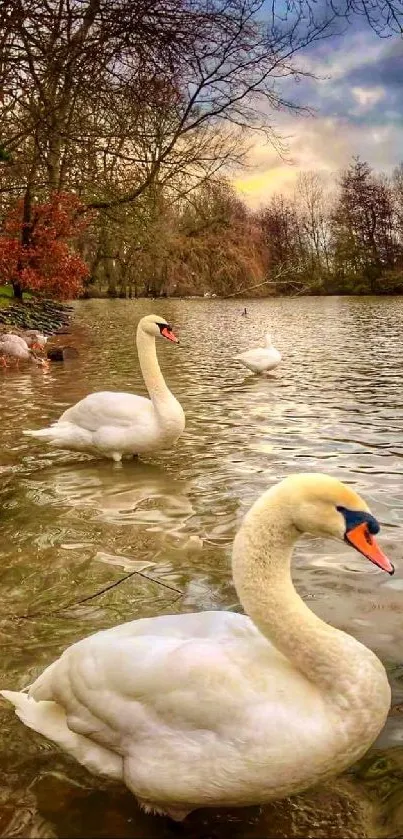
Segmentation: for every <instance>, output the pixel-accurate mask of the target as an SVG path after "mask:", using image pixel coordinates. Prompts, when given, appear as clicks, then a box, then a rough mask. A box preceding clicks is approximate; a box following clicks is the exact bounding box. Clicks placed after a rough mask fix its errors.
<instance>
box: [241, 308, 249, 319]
mask: <svg viewBox="0 0 403 839" xmlns="http://www.w3.org/2000/svg"><path fill="white" fill-rule="evenodd" d="M247 314H248V313H247V311H246V307H245V309H244V310H243V312H242V317H244V318H245V317H246V316H247Z"/></svg>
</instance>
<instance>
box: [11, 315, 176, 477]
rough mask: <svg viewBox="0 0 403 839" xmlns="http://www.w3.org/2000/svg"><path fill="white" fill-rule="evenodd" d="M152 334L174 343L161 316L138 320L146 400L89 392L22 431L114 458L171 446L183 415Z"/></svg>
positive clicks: (55, 443)
mask: <svg viewBox="0 0 403 839" xmlns="http://www.w3.org/2000/svg"><path fill="white" fill-rule="evenodd" d="M157 337H163V338H167V339H168V341H172V342H173V343H175V344H178V343H179V340H178V338H177V337H176V336H175V335H174V333H173V332H172V329H171V327H170V325H169V324H168V323H167V321H166V320H164V318H161V317H159V316H158V315H147V316H146V317H144V318H142V319H141V320H140V322H139V324H138V327H137V338H136V343H137V351H138V356H139V362H140V367H141V372H142V374H143V379H144V382H145V384H146V387H147V390H148V393H149V394H150V399H146V398H145V397H144V396H136V395H134V394H132V393H116V392H114V391H112V392H110V391H101V392H99V393H91V394H90V395H89V396H86V397H85V399H82V400H81V401H80V402H77V404H76V405H73V407H72V408H68V409H67V411H65V412H64V414H62V416H61V417H60V419H59V420H58V421H57V422H55V423H54V424H53V425H51V426H49V428H41V429H39V430H38V431H24V434H27V435H29V436H30V437H38V438H39V439H41V440H44V441H45V442H46V443H49V445H50V446H53V447H55V448H59V449H69V450H72V451H79V452H90V453H91V454H101V455H103V456H104V457H110V458H112V459H113V460H115V461H117V462H119V461H121V460H122V457H123V455H134V454H146V453H147V452H152V451H155V450H156V449H163V448H167V447H169V446H171V445H173V443H175V441H176V440H177V439H178V437H180V435H181V434H182V432H183V430H184V428H185V414H184V413H183V409H182V407H181V405H180V404H179V402H178V400H177V399H175V397H174V396H173V394H172V393H171V391H170V390H169V388H168V387H167V385H166V383H165V379H164V377H163V375H162V373H161V370H160V366H159V364H158V359H157V353H156V349H155V339H156V338H157Z"/></svg>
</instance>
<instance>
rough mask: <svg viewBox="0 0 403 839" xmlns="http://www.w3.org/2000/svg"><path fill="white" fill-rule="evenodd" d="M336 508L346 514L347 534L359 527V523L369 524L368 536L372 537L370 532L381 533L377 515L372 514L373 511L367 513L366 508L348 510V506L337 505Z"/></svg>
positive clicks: (343, 514)
mask: <svg viewBox="0 0 403 839" xmlns="http://www.w3.org/2000/svg"><path fill="white" fill-rule="evenodd" d="M336 510H337V511H338V512H339V513H341V514H342V516H344V521H345V522H346V535H347V533H349V532H350V530H354V528H355V527H358V525H359V524H366V525H367V533H368V538H370V535H369V534H370V533H372V534H373V535H375V534H376V533H379V531H380V526H379V524H378V522H377V520H376V518H375V516H371V513H367V512H365V511H364V510H348V509H347V507H336Z"/></svg>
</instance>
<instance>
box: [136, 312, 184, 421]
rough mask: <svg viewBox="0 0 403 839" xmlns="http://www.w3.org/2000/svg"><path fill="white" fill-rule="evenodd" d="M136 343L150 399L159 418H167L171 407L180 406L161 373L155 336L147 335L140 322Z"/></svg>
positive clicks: (172, 408) (173, 408)
mask: <svg viewBox="0 0 403 839" xmlns="http://www.w3.org/2000/svg"><path fill="white" fill-rule="evenodd" d="M136 344H137V352H138V356H139V362H140V368H141V372H142V374H143V379H144V382H145V385H146V388H147V390H148V393H149V396H150V399H151V401H152V403H153V405H154V408H155V410H156V412H157V414H158V417H159V419H160V420H164V419H167V418H168V416H169V413H170V409H171V410H175V409H176V408H177V407H180V406H179V403H178V401H177V399H175V397H174V395H173V393H171V391H170V390H169V387H168V386H167V384H166V382H165V379H164V377H163V375H162V373H161V368H160V366H159V364H158V358H157V351H156V348H155V338H154V337H153V336H152V335H147V333H146V332H144V330H143V329H142V327H141V325H140V324H139V326H138V327H137V338H136ZM181 410H182V409H181Z"/></svg>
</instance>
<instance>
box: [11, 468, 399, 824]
mask: <svg viewBox="0 0 403 839" xmlns="http://www.w3.org/2000/svg"><path fill="white" fill-rule="evenodd" d="M378 530H379V525H378V523H377V521H376V519H375V518H374V517H373V516H372V515H371V513H370V511H369V509H368V507H367V505H366V503H365V502H364V501H363V500H362V499H361V498H360V497H359V495H357V494H356V493H355V492H354V491H353V490H352V489H351V488H350V487H348V486H346V485H345V484H342V483H341V482H340V481H338V480H336V479H335V478H331V477H329V476H327V475H323V474H299V475H291V476H289V477H287V478H286V479H285V480H283V481H281V482H280V483H278V484H276V485H275V486H273V487H272V488H271V489H269V490H268V491H267V492H265V493H264V494H263V495H262V496H261V497H260V498H259V499H258V500H257V501H256V502H255V504H254V505H253V506H252V508H251V509H250V510H249V512H248V513H247V515H246V517H245V519H244V521H243V523H242V525H241V527H240V530H239V532H238V534H237V536H236V538H235V541H234V547H233V554H232V573H233V579H234V583H235V587H236V590H237V593H238V596H239V599H240V601H241V604H242V605H243V607H244V609H245V612H246V614H244V615H243V614H237V613H233V612H220V611H210V612H200V613H195V614H176V615H161V616H160V617H154V618H143V619H140V620H135V621H132V622H129V623H125V624H122V625H121V626H116V627H114V628H112V629H108V630H105V631H102V632H97V633H96V634H95V635H92V636H90V637H88V638H85V639H84V640H82V641H78V642H77V643H75V644H73V645H72V646H71V647H69V648H68V649H67V650H66V651H65V652H64V653H63V654H62V655H61V657H60V658H59V659H57V660H56V661H55V662H54V663H53V664H51V665H50V666H49V667H47V669H46V670H45V671H44V672H43V673H42V675H40V676H39V678H37V679H36V680H35V682H34V683H33V684H32V685H31V686H30V687H29V691H28V694H27V693H24V692H15V691H9V690H3V691H1V693H2V695H3V696H4V697H5V698H6V699H7V700H9V701H10V702H11V703H12V704H13V705H14V706H15V711H16V714H17V716H18V717H19V718H20V719H21V720H22V722H24V723H25V725H27V726H28V727H29V728H32V729H34V731H37V732H39V733H40V734H42V735H43V736H44V737H47V738H48V739H49V740H52V741H53V742H54V743H56V744H57V745H58V746H59V747H60V748H61V749H64V750H65V751H66V752H67V753H68V754H69V755H70V756H72V757H74V758H75V759H76V760H78V761H79V763H81V764H82V765H83V766H85V767H86V768H87V769H88V770H89V771H90V772H93V773H94V774H98V775H101V776H107V777H109V778H113V779H115V780H119V781H123V782H124V783H125V784H126V785H127V786H128V788H129V789H130V790H131V791H132V792H133V793H134V795H135V796H136V797H137V799H138V801H139V803H140V805H141V806H142V807H143V808H144V809H146V810H147V811H153V812H157V813H162V814H168V815H170V816H171V817H172V818H174V819H178V820H181V819H183V818H184V817H185V816H186V815H187V814H188V813H189V812H190V811H192V810H194V809H197V808H199V807H236V806H248V805H256V804H262V803H264V802H267V801H270V800H272V799H276V798H282V797H285V796H288V795H291V794H293V793H296V792H300V791H302V790H304V789H306V788H308V787H310V786H311V785H313V784H317V783H318V782H320V781H324V780H326V779H328V778H329V777H331V776H332V775H335V774H336V773H339V772H342V771H343V770H344V769H346V768H347V767H349V766H350V765H351V764H352V763H353V762H354V761H356V760H357V759H358V758H360V757H361V756H362V755H364V753H365V752H366V751H367V749H368V748H369V747H370V746H371V744H372V743H373V742H374V740H375V738H376V737H377V736H378V734H379V732H380V731H381V730H382V728H383V725H384V723H385V720H386V717H387V715H388V711H389V707H390V687H389V683H388V679H387V676H386V673H385V670H384V668H383V665H382V664H381V662H380V661H379V659H378V658H377V657H376V655H375V654H374V653H373V652H371V651H370V650H369V649H367V648H366V647H365V646H363V645H362V644H361V643H359V642H358V641H356V640H355V638H353V637H351V636H350V635H347V634H346V633H345V632H342V631H340V630H338V629H335V628H334V627H332V626H330V625H329V624H327V623H325V622H324V621H322V620H321V619H320V618H319V617H317V616H316V615H315V614H314V613H313V612H311V610H310V609H309V607H308V606H307V605H306V603H304V601H303V600H302V599H301V598H300V597H299V595H298V594H297V592H296V590H295V588H294V586H293V583H292V579H291V573H290V564H291V557H292V552H293V549H294V546H295V543H296V542H297V541H298V539H299V538H300V537H301V535H302V534H303V533H304V532H307V533H310V534H313V535H315V536H321V537H325V538H329V537H330V538H334V539H338V540H341V541H344V542H345V543H346V544H348V545H351V546H353V547H354V548H356V549H357V550H358V551H359V552H360V553H361V554H362V555H363V556H364V557H366V558H367V559H369V560H370V561H371V562H373V563H375V565H377V566H378V567H379V568H381V569H382V570H384V571H387V572H388V573H389V574H393V570H394V569H393V565H392V564H391V562H390V561H389V559H388V558H387V557H386V556H385V554H384V553H383V552H382V551H381V549H380V548H379V547H378V545H377V543H376V541H375V539H374V534H375V533H377V532H378Z"/></svg>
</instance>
